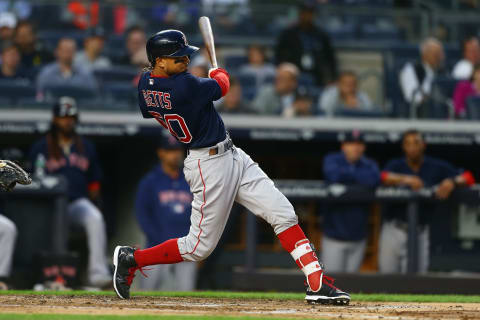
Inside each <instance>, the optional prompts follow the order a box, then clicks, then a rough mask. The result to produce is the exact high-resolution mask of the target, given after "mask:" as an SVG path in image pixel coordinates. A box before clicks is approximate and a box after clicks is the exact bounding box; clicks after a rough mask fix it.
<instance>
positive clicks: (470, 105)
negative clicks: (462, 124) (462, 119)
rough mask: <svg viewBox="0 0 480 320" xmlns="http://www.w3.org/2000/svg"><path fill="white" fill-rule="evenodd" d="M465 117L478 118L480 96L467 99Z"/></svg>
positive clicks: (479, 114) (479, 115) (479, 116)
mask: <svg viewBox="0 0 480 320" xmlns="http://www.w3.org/2000/svg"><path fill="white" fill-rule="evenodd" d="M467 119H469V120H480V96H473V97H469V98H468V99H467Z"/></svg>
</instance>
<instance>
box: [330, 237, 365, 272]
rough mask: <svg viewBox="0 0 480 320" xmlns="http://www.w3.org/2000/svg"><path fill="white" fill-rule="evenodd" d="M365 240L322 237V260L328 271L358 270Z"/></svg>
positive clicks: (363, 252)
mask: <svg viewBox="0 0 480 320" xmlns="http://www.w3.org/2000/svg"><path fill="white" fill-rule="evenodd" d="M366 245H367V241H366V240H360V241H341V240H336V239H333V238H329V237H327V236H325V235H324V236H323V239H322V261H324V263H325V269H326V270H327V271H328V272H350V273H351V272H358V271H359V270H360V266H361V265H362V261H363V257H364V255H365V247H366Z"/></svg>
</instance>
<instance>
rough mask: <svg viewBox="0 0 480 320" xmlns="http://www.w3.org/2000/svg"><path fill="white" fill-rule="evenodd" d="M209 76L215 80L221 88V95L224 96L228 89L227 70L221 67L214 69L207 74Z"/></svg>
mask: <svg viewBox="0 0 480 320" xmlns="http://www.w3.org/2000/svg"><path fill="white" fill-rule="evenodd" d="M209 76H210V78H212V79H214V80H215V81H217V83H218V85H219V86H220V89H221V90H222V97H223V96H225V95H226V94H227V92H228V90H229V89H230V80H229V75H228V72H227V70H225V69H222V68H217V69H214V70H212V71H211V72H210V74H209Z"/></svg>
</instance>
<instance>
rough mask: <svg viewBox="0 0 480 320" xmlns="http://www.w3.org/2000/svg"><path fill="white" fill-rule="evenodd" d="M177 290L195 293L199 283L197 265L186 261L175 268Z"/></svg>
mask: <svg viewBox="0 0 480 320" xmlns="http://www.w3.org/2000/svg"><path fill="white" fill-rule="evenodd" d="M173 272H174V279H175V285H176V288H175V290H178V291H193V290H195V286H196V283H197V263H196V262H190V261H184V262H181V263H178V264H176V265H174V266H173Z"/></svg>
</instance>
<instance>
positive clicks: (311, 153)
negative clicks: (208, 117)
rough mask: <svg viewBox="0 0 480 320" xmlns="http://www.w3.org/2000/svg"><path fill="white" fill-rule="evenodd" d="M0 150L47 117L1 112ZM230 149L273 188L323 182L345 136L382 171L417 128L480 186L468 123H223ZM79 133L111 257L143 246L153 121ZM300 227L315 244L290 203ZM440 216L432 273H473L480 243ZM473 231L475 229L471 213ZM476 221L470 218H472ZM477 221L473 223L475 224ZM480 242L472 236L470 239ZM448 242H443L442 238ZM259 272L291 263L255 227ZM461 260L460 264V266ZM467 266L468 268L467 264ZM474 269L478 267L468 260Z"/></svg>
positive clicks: (304, 206)
mask: <svg viewBox="0 0 480 320" xmlns="http://www.w3.org/2000/svg"><path fill="white" fill-rule="evenodd" d="M0 119H1V120H0V135H1V139H0V149H4V148H8V147H18V148H20V149H22V150H23V151H24V152H28V149H29V147H30V145H31V144H32V143H33V142H34V141H35V140H36V139H37V138H39V137H40V136H41V135H43V134H44V133H45V132H46V130H47V128H48V122H49V120H50V115H49V114H48V113H45V112H43V111H35V110H14V111H13V110H9V111H0ZM224 120H225V123H226V125H227V127H228V128H229V130H230V132H231V135H232V137H233V139H234V141H235V144H236V145H237V146H239V147H241V148H243V149H244V150H245V151H246V152H248V153H249V154H251V156H252V158H253V159H254V160H255V161H257V162H258V163H259V164H260V166H261V167H262V168H263V169H264V171H265V172H266V173H267V174H268V175H269V176H271V177H272V178H273V179H297V180H321V179H322V178H323V177H322V170H321V169H322V167H321V166H322V159H323V156H324V155H325V154H327V153H328V152H332V151H336V150H338V147H339V141H340V140H341V138H342V135H343V134H344V132H346V131H348V130H353V129H358V130H361V131H362V132H364V134H365V140H366V143H367V152H366V154H367V155H368V156H369V157H371V158H374V159H375V160H377V161H378V163H379V165H380V166H382V165H384V164H385V162H386V161H387V160H389V159H390V158H393V157H397V156H400V155H401V149H400V145H399V141H400V137H401V133H402V132H403V131H405V130H407V129H410V128H417V129H419V130H420V131H422V132H423V133H424V134H425V140H426V142H427V144H428V147H427V153H428V154H429V155H432V156H436V157H439V158H442V159H445V160H447V161H450V162H451V163H453V164H455V165H456V166H458V167H461V168H465V169H469V170H471V171H472V172H473V174H474V176H475V177H477V178H478V177H480V171H479V169H478V167H477V166H476V162H477V161H476V157H475V156H474V152H475V150H476V149H477V148H478V144H479V143H480V139H479V136H478V128H477V126H476V125H475V123H472V122H467V121H457V122H446V121H441V120H438V121H434V120H432V121H426V120H424V121H412V120H408V121H407V120H387V119H319V118H311V119H293V120H289V119H278V118H269V117H248V116H236V117H232V116H230V117H229V116H225V117H224ZM78 130H79V132H80V133H81V134H83V135H85V136H86V137H88V138H89V139H91V140H93V141H94V142H95V143H96V146H97V150H98V153H99V158H100V161H101V163H102V167H103V170H104V174H105V180H104V183H103V202H104V210H103V214H104V215H105V219H106V223H107V228H108V237H109V243H110V248H112V247H113V246H114V245H115V244H117V243H127V244H140V245H141V244H142V243H143V238H142V235H141V233H139V231H138V227H137V225H136V221H135V218H134V216H133V199H134V193H135V190H136V186H137V183H138V181H139V180H140V178H141V177H142V176H143V175H144V174H145V173H146V172H147V171H148V170H149V169H150V168H151V167H152V166H153V165H154V164H155V163H156V158H155V153H154V148H155V136H156V135H158V134H160V133H161V127H160V126H158V125H157V123H156V122H155V121H154V120H143V119H141V118H140V117H139V115H138V114H137V113H110V112H94V111H85V112H82V113H81V125H80V126H79V128H78ZM295 206H296V209H297V210H298V213H299V215H300V218H301V223H302V224H303V226H304V227H305V228H306V230H307V232H308V233H309V234H310V235H311V237H312V238H313V239H317V240H318V239H320V237H321V223H320V219H319V216H318V214H317V213H318V212H317V211H316V209H315V205H314V204H312V203H310V204H309V203H302V202H296V203H295ZM449 212H450V214H451V215H450V216H448V215H442V218H441V219H438V220H437V221H435V223H436V224H437V225H436V227H435V228H436V229H437V230H439V233H438V234H436V235H435V233H432V237H434V238H435V241H434V242H435V244H434V246H433V247H432V250H431V254H432V257H431V266H432V270H437V271H446V272H451V271H453V270H463V271H469V272H478V271H480V270H478V266H479V265H480V264H479V263H478V262H479V261H478V257H479V256H480V255H479V254H478V253H479V252H480V244H479V243H480V242H479V240H478V239H476V238H475V235H473V236H472V234H469V235H468V234H467V235H464V236H465V238H464V239H462V238H461V236H462V235H461V234H459V233H458V232H456V230H458V229H456V226H457V225H458V224H459V223H461V221H460V220H459V219H458V215H457V213H456V212H453V211H449ZM472 214H473V216H472V215H470V216H471V217H473V218H472V219H473V220H472V221H473V222H475V221H478V213H476V211H475V210H473V213H472ZM475 217H477V218H475ZM475 219H477V220H475ZM247 223H248V222H247V218H246V215H244V214H242V213H240V214H239V215H238V218H237V220H235V222H234V227H233V229H232V230H231V232H228V233H229V234H232V239H228V240H227V241H226V245H225V247H224V250H223V251H222V252H220V251H219V254H218V260H216V262H217V263H216V265H217V266H218V267H219V270H218V272H217V277H216V278H218V279H216V281H217V283H215V284H213V285H212V284H208V283H207V284H205V286H206V287H216V288H231V286H232V283H237V280H238V279H237V280H235V281H234V278H233V275H234V273H233V272H232V271H233V270H235V268H238V267H244V266H245V263H246V260H247V258H246V256H245V248H246V247H247V243H248V241H253V240H252V237H251V235H249V234H246V232H245V230H246V225H247ZM379 226H380V214H379V210H378V208H375V206H374V207H373V208H372V215H371V221H370V239H371V241H370V244H371V245H370V246H369V247H368V249H367V259H366V260H365V263H364V265H363V268H362V270H363V271H364V272H375V270H376V260H375V259H376V247H375V238H376V237H377V234H378V229H379ZM478 234H480V232H479V233H478ZM445 235H448V236H445ZM256 240H257V241H258V243H257V246H256V248H257V252H258V258H257V259H258V260H257V261H258V263H259V266H260V267H262V266H264V267H268V266H269V265H268V263H270V265H271V264H275V265H276V266H279V267H285V268H291V267H292V263H291V261H290V260H291V259H290V258H289V257H288V255H286V254H285V253H283V252H282V251H281V250H280V245H279V244H278V242H277V241H276V239H275V237H274V234H273V232H272V231H271V229H270V228H269V227H268V226H267V225H266V224H265V223H263V222H261V221H260V222H258V225H257V232H256ZM465 259H466V260H465ZM472 259H473V260H472ZM475 259H477V260H475Z"/></svg>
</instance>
